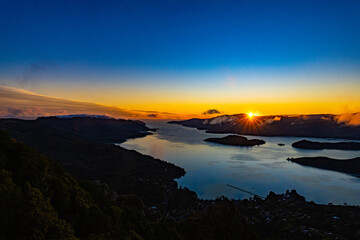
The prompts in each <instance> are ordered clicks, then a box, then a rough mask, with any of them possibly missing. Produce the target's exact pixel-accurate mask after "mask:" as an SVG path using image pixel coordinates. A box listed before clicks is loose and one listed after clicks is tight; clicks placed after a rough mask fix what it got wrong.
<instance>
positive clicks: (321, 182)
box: [121, 121, 360, 205]
mask: <svg viewBox="0 0 360 240" xmlns="http://www.w3.org/2000/svg"><path fill="white" fill-rule="evenodd" d="M147 125H148V126H149V127H155V128H159V130H158V131H157V132H156V133H155V134H153V135H149V136H146V137H144V138H137V139H130V140H128V141H126V142H124V143H122V144H121V146H122V147H125V148H127V149H134V150H136V151H138V152H141V153H143V154H147V155H151V156H153V157H155V158H159V159H162V160H165V161H168V162H172V163H174V164H176V165H178V166H181V167H183V168H185V170H186V175H185V176H184V177H182V178H180V179H178V180H177V182H178V183H179V185H180V186H182V187H187V188H189V189H191V190H193V191H195V192H196V193H197V194H198V196H199V197H200V198H204V199H214V198H216V197H218V196H227V197H229V198H235V199H243V198H248V197H251V196H250V195H248V194H247V193H243V192H241V191H238V190H236V189H232V188H230V187H227V186H226V184H231V185H235V186H237V187H239V188H242V189H245V190H248V191H251V192H253V193H256V194H258V195H260V196H266V195H267V194H268V193H269V192H270V191H273V192H275V193H283V192H285V191H286V190H287V189H289V190H291V189H296V191H297V192H298V193H300V194H302V195H303V196H305V197H306V199H307V200H309V201H310V200H312V201H314V202H316V203H325V204H327V203H329V202H331V203H335V204H343V203H347V204H353V205H360V178H357V177H354V176H351V175H348V174H343V173H338V172H334V171H329V170H321V169H316V168H313V167H304V166H301V165H298V164H296V163H291V162H289V161H287V160H286V159H287V158H288V157H306V156H326V157H333V158H338V159H347V158H353V157H359V156H360V151H341V150H300V149H296V148H292V147H291V144H292V143H293V142H296V141H298V140H301V139H309V140H315V141H339V140H331V139H317V138H298V137H259V136H247V137H248V138H260V139H263V140H265V141H266V144H264V145H261V146H256V147H238V146H225V145H219V144H216V143H209V142H205V141H203V140H204V139H205V138H209V137H221V136H222V134H210V133H205V131H199V130H197V129H194V128H187V127H183V126H180V125H175V124H167V123H166V122H161V121H149V122H147ZM226 135H227V134H226ZM345 141H346V140H345ZM278 143H284V144H285V146H283V147H280V146H278V145H277V144H278Z"/></svg>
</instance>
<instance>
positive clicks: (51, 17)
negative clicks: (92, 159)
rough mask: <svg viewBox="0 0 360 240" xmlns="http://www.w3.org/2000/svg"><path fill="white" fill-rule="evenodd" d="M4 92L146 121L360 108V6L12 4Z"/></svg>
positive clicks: (1, 37) (6, 27) (5, 23)
mask: <svg viewBox="0 0 360 240" xmlns="http://www.w3.org/2000/svg"><path fill="white" fill-rule="evenodd" d="M0 86H1V87H11V88H4V89H13V90H14V88H16V89H17V90H14V91H13V90H11V91H12V92H13V93H14V94H15V93H18V92H21V91H20V90H19V89H22V90H26V91H30V92H32V93H35V94H34V95H36V96H44V97H45V96H47V97H55V98H59V99H66V100H74V102H75V101H78V102H92V103H95V104H98V105H99V106H100V105H101V106H103V105H107V106H111V107H115V108H119V109H122V110H124V109H126V111H134V110H136V111H142V112H143V113H144V114H145V115H141V116H142V117H143V116H147V115H146V114H147V113H149V115H148V116H149V117H152V116H158V117H160V118H172V117H174V116H173V115H171V117H170V115H169V113H171V114H172V113H174V114H175V115H177V116H182V117H184V118H186V117H189V116H197V115H198V116H201V115H202V113H203V112H204V111H206V110H208V109H217V110H219V111H220V112H221V113H222V114H234V113H242V112H250V111H252V112H259V113H261V114H310V113H335V114H340V113H346V112H359V111H360V1H357V0H356V1H346V0H345V1H340V0H336V1H332V0H323V1H316V0H312V1H295V0H294V1H289V0H284V1H268V0H264V1H209V0H207V1H196V0H193V1H177V0H163V1H136V0H131V1H91V0H87V1H74V0H73V1H35V0H28V1H16V0H9V1H7V0H3V1H1V2H0ZM4 91H5V90H4ZM0 92H1V91H0ZM7 94H8V93H7ZM29 94H30V93H29ZM10 95H11V94H10ZM10 95H9V96H10ZM11 96H15V95H11ZM15 98H16V97H13V99H15ZM31 99H33V98H27V100H26V101H28V102H27V103H28V105H31V104H33V103H32V102H31ZM24 101H25V100H24ZM24 101H23V102H22V105H21V104H19V106H17V105H16V104H17V101H12V102H11V104H13V105H12V106H11V107H13V108H14V107H20V106H22V107H25V105H26V104H25V103H24ZM38 101H40V100H38ZM0 104H2V105H3V107H4V106H5V104H10V101H7V100H6V99H5V97H3V98H0ZM57 104H61V103H59V102H57ZM28 105H26V106H28ZM42 107H44V106H42ZM39 108H41V106H40V107H39ZM65 110H66V109H65ZM44 111H45V110H44ZM59 111H61V109H60V110H59ZM79 111H80V110H77V112H79ZM39 112H41V111H40V110H39ZM65 112H66V113H73V112H72V111H71V108H69V109H68V111H65ZM152 112H154V114H152ZM91 113H93V112H91ZM94 113H95V112H94ZM105 113H106V112H105ZM119 114H120V113H119ZM151 114H152V115H151ZM119 116H121V114H120V115H119ZM126 117H134V116H131V115H126ZM135 117H136V116H135Z"/></svg>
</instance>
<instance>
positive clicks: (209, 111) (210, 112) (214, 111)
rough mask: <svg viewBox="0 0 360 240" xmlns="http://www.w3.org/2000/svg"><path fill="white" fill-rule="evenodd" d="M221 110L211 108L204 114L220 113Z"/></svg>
mask: <svg viewBox="0 0 360 240" xmlns="http://www.w3.org/2000/svg"><path fill="white" fill-rule="evenodd" d="M220 113H221V112H220V111H219V110H217V109H209V110H207V111H205V112H203V115H211V114H220Z"/></svg>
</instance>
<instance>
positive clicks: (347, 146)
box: [292, 140, 360, 150]
mask: <svg viewBox="0 0 360 240" xmlns="http://www.w3.org/2000/svg"><path fill="white" fill-rule="evenodd" d="M292 146H293V147H295V148H302V149H321V150H322V149H337V150H360V142H336V143H332V142H313V141H308V140H300V141H298V142H294V143H293V144H292Z"/></svg>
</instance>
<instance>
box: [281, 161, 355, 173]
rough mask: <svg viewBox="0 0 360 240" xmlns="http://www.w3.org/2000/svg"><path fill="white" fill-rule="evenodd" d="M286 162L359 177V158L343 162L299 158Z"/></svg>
mask: <svg viewBox="0 0 360 240" xmlns="http://www.w3.org/2000/svg"><path fill="white" fill-rule="evenodd" d="M287 160H288V161H291V162H295V163H298V164H300V165H303V166H310V167H316V168H321V169H327V170H333V171H337V172H343V173H349V174H353V175H356V176H358V177H360V157H357V158H352V159H344V160H342V159H333V158H328V157H300V158H288V159H287Z"/></svg>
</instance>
